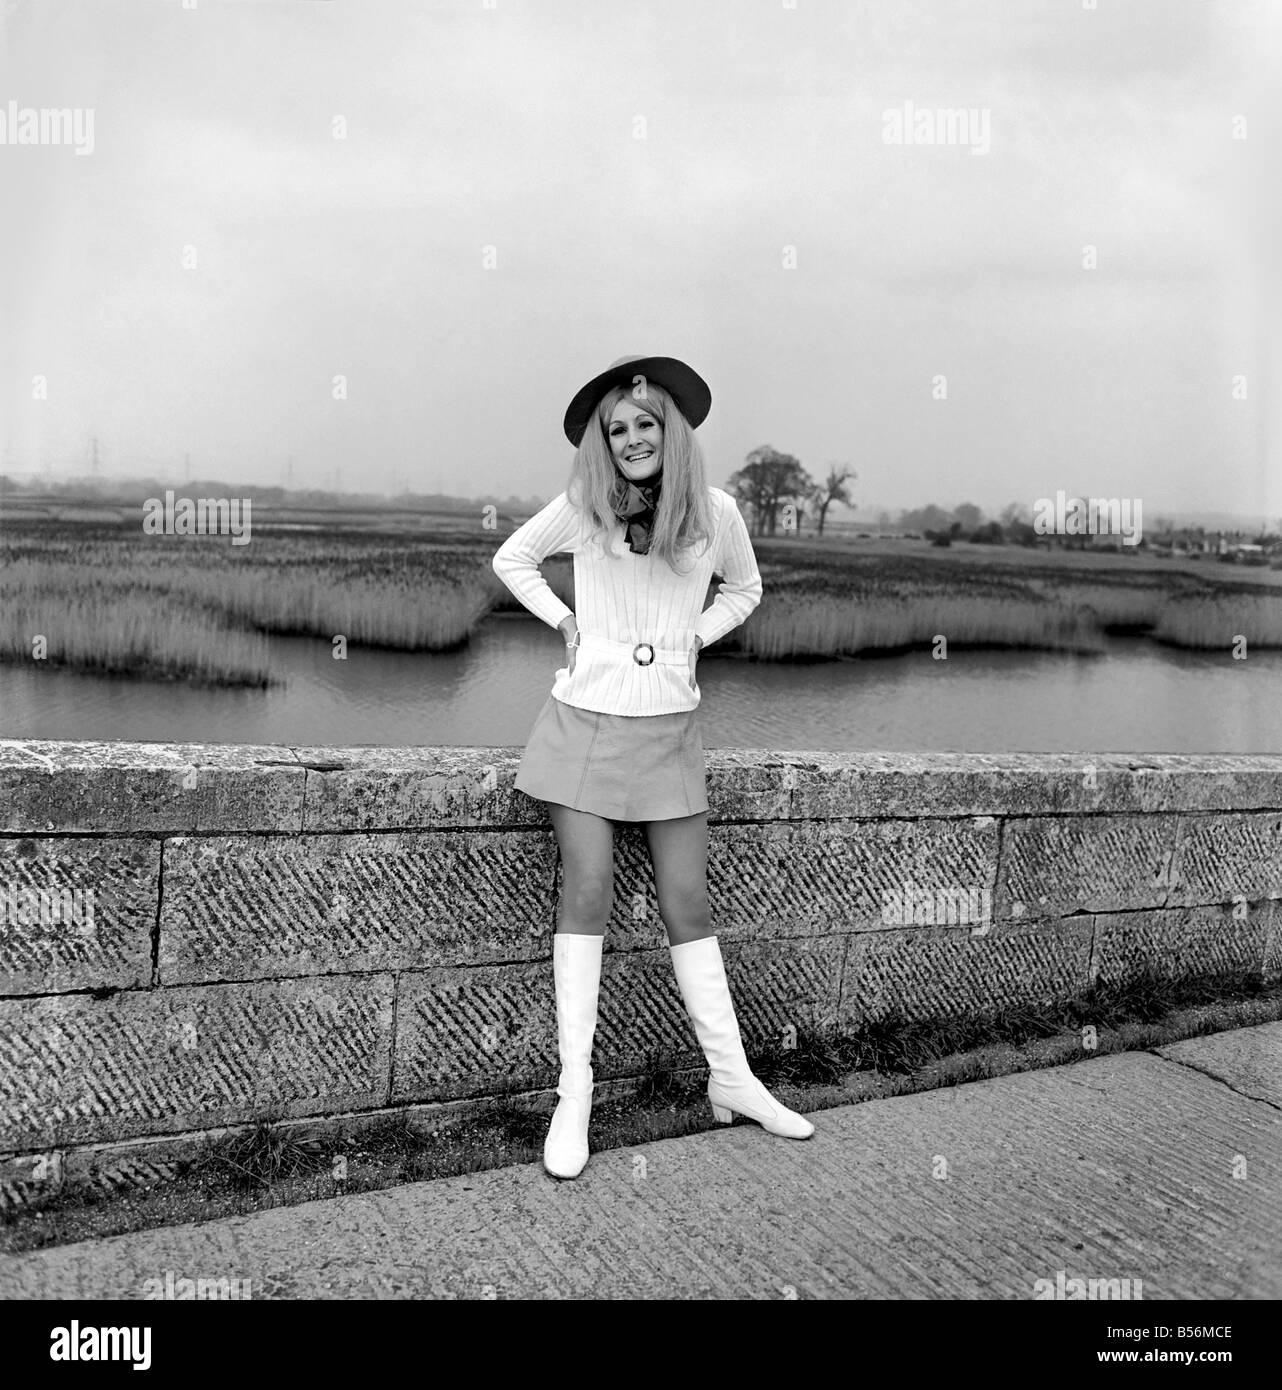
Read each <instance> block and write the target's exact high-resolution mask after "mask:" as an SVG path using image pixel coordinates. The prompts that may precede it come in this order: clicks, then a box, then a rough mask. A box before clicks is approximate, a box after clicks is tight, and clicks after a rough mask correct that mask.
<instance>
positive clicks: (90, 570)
mask: <svg viewBox="0 0 1282 1390" xmlns="http://www.w3.org/2000/svg"><path fill="white" fill-rule="evenodd" d="M497 543H498V538H496V537H495V536H494V535H491V534H486V535H485V536H484V537H477V536H475V535H472V534H458V535H456V534H449V533H445V532H442V533H440V534H436V533H432V534H431V535H428V536H425V535H423V534H421V533H420V534H414V535H402V534H390V535H389V534H386V533H384V532H376V531H366V532H354V531H352V530H344V529H337V528H336V529H327V530H314V531H307V532H298V531H292V530H289V531H285V530H282V531H271V530H269V529H267V528H266V527H263V528H260V530H259V531H257V532H256V533H255V537H254V541H253V543H252V545H250V546H247V547H234V546H231V545H230V544H227V543H222V542H221V541H220V540H218V539H212V540H199V541H196V540H193V539H191V538H183V537H143V536H141V535H140V534H139V533H138V532H137V531H136V530H134V529H132V528H131V527H128V526H122V525H116V524H108V523H105V522H101V521H98V522H95V521H85V522H83V523H79V524H76V525H69V524H67V523H66V522H63V521H57V522H54V521H43V522H42V521H39V520H35V521H26V522H24V523H22V524H18V525H13V526H7V528H6V533H5V535H4V536H3V537H2V538H0V660H5V661H14V662H22V663H26V662H29V661H31V659H32V652H31V643H32V638H33V636H34V635H35V634H37V633H43V634H44V635H45V636H46V637H47V638H48V639H49V657H48V659H49V661H50V664H60V665H67V666H73V667H78V668H81V669H84V670H90V671H112V672H122V673H129V674H132V675H140V676H154V677H159V678H167V679H174V678H181V677H188V678H191V679H194V680H202V681H215V682H219V683H224V684H228V685H240V684H247V685H265V684H269V683H270V682H271V677H270V674H269V669H268V666H269V663H268V655H267V653H268V643H267V640H266V634H297V635H305V636H314V637H317V638H322V639H324V640H326V641H329V640H331V639H332V638H333V637H335V636H337V635H340V634H341V635H343V636H345V637H346V638H347V639H348V640H349V641H351V642H353V643H356V644H360V645H366V646H381V647H388V648H394V649H398V650H404V651H445V650H449V649H451V648H454V647H457V646H458V645H459V644H461V643H463V642H466V641H467V640H468V639H469V638H470V636H471V635H472V634H473V633H474V632H475V631H476V630H477V628H478V625H479V624H480V623H481V621H482V620H483V619H484V618H485V617H486V616H487V615H488V614H490V613H493V612H496V611H501V612H524V609H523V608H522V607H521V605H520V604H519V602H518V601H517V600H516V599H515V598H514V597H513V596H512V595H511V594H510V593H509V592H508V590H507V589H506V588H505V587H504V585H503V584H502V583H501V581H500V580H499V579H498V577H497V576H496V575H495V574H494V572H493V569H492V568H491V563H490V562H491V560H492V557H493V553H494V549H495V546H496V545H497ZM755 544H756V545H757V556H758V563H759V566H760V569H761V573H762V578H763V581H764V584H765V597H764V600H763V602H762V603H761V605H760V606H759V607H758V608H757V610H756V611H755V612H754V613H753V614H752V615H751V616H750V617H749V618H748V620H747V622H746V623H744V624H743V625H742V626H741V627H740V628H737V629H736V630H735V631H733V632H732V633H730V634H728V635H727V638H726V639H725V644H724V647H725V649H728V650H733V649H736V648H737V649H739V650H741V651H744V652H747V653H750V654H751V655H753V656H756V657H760V658H762V659H765V660H778V661H787V660H790V659H802V660H805V659H816V658H824V657H830V658H832V657H840V656H846V655H853V654H855V653H858V652H861V651H874V650H883V651H890V650H895V649H901V648H906V647H911V646H919V645H925V644H929V643H931V642H932V641H933V640H934V639H935V637H936V636H937V635H938V634H943V635H944V636H945V637H947V639H948V641H949V642H950V643H954V644H960V645H970V646H976V645H986V646H1000V647H1007V648H1028V649H1043V650H1055V651H1070V652H1079V653H1084V654H1085V653H1093V652H1098V651H1101V650H1103V648H1104V646H1105V636H1104V635H1105V633H1106V632H1108V631H1141V632H1145V633H1148V634H1149V635H1151V636H1152V637H1153V638H1154V640H1157V641H1161V642H1166V643H1170V644H1172V645H1175V646H1181V647H1189V648H1202V649H1215V648H1225V647H1228V646H1229V645H1231V643H1232V641H1233V639H1234V638H1235V637H1237V636H1238V635H1244V636H1245V637H1246V638H1247V641H1248V644H1249V645H1250V646H1251V647H1254V648H1260V647H1279V646H1282V586H1274V587H1273V588H1271V589H1265V590H1264V591H1261V590H1260V588H1259V586H1258V585H1255V584H1246V583H1243V582H1242V581H1240V580H1237V579H1234V580H1230V579H1228V578H1227V577H1224V578H1221V577H1220V576H1218V575H1214V576H1213V575H1212V574H1209V573H1206V574H1190V573H1188V572H1187V571H1181V570H1165V569H1158V568H1152V567H1142V566H1139V565H1137V564H1135V563H1134V560H1133V558H1131V557H1128V558H1127V559H1126V560H1124V561H1123V560H1119V561H1118V562H1117V565H1116V568H1111V567H1109V566H1107V565H1106V564H1101V562H1100V557H1098V556H1095V557H1090V563H1083V562H1079V561H1077V560H1076V559H1074V558H1070V557H1066V556H1063V555H1056V556H1054V557H1044V556H1041V555H1029V556H1026V557H1024V556H1021V557H1012V556H1011V555H1010V554H1008V553H1003V554H1002V555H1001V556H1000V557H995V556H994V555H993V553H992V552H991V551H990V550H989V549H988V548H987V547H984V548H982V549H981V548H978V547H976V548H973V549H972V548H967V547H962V548H959V549H957V550H956V551H955V552H953V551H950V552H939V551H937V550H926V549H925V548H921V549H913V548H910V547H904V546H893V545H887V546H882V547H879V548H878V549H877V550H875V551H871V550H868V549H865V548H858V549H851V548H849V547H844V546H807V547H799V546H797V545H796V543H795V542H794V543H789V544H787V545H784V544H776V543H774V542H771V541H761V542H759V543H755ZM543 575H544V578H545V579H546V580H547V582H548V585H549V586H550V588H551V589H552V591H553V592H554V593H555V594H556V595H557V596H558V597H559V598H560V599H562V601H563V602H565V603H567V604H568V605H570V607H571V608H573V606H574V601H575V596H574V572H573V566H572V562H571V560H570V559H569V557H567V556H564V555H558V556H553V557H549V559H548V560H547V561H546V562H545V564H544V566H543ZM715 587H716V586H715V585H714V586H713V588H712V590H710V594H711V593H712V592H715Z"/></svg>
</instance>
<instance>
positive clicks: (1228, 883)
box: [1168, 812, 1282, 906]
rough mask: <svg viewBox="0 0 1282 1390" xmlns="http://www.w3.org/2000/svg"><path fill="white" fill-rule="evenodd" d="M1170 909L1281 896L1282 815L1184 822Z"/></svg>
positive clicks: (1193, 818) (1189, 818)
mask: <svg viewBox="0 0 1282 1390" xmlns="http://www.w3.org/2000/svg"><path fill="white" fill-rule="evenodd" d="M1175 868H1176V871H1175V883H1174V886H1173V887H1172V890H1171V895H1170V897H1169V899H1168V902H1169V903H1170V905H1172V906H1175V905H1177V904H1192V903H1223V902H1232V901H1233V900H1234V899H1235V898H1244V899H1246V900H1247V901H1254V900H1255V899H1256V898H1282V815H1278V814H1277V813H1272V814H1270V813H1267V812H1261V813H1254V814H1244V815H1223V814H1209V815H1202V816H1183V817H1181V819H1180V835H1179V848H1178V851H1177V854H1176V866H1175Z"/></svg>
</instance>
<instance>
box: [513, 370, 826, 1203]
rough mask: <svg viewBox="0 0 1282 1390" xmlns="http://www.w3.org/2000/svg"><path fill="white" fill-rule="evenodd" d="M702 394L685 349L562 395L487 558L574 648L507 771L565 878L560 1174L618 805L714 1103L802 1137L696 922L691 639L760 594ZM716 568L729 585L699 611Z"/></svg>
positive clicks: (572, 1166)
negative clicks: (636, 843) (557, 474)
mask: <svg viewBox="0 0 1282 1390" xmlns="http://www.w3.org/2000/svg"><path fill="white" fill-rule="evenodd" d="M711 405H712V393H711V392H710V391H709V389H708V386H707V384H706V383H705V382H704V381H703V379H702V378H701V377H700V376H699V375H698V373H696V372H695V371H693V370H692V369H691V368H690V367H688V366H687V365H686V364H685V363H684V362H679V361H677V360H676V359H675V358H671V357H622V358H620V359H619V360H618V361H617V362H615V363H613V364H612V365H611V366H610V368H609V369H608V370H607V371H604V372H602V373H601V374H600V375H599V376H596V377H593V379H592V380H591V381H589V382H588V383H587V385H586V386H584V387H583V389H582V390H581V391H579V392H578V393H577V394H576V395H575V397H574V399H573V400H572V401H571V402H570V406H569V409H568V410H567V411H566V415H565V433H566V435H567V436H568V438H569V440H570V443H571V444H573V445H575V447H576V449H577V453H576V454H575V456H574V466H573V471H572V474H571V478H570V483H569V486H568V488H567V490H566V491H565V492H563V493H561V494H560V495H559V496H558V497H556V498H554V499H553V500H552V501H551V502H549V503H548V505H547V506H546V507H544V508H543V509H542V511H540V512H538V513H537V514H536V515H535V516H533V517H531V518H530V520H529V521H527V522H526V523H525V525H524V526H522V527H520V528H519V529H518V530H517V531H515V532H513V534H512V535H511V536H509V537H508V538H507V540H506V541H504V543H503V544H502V546H500V547H499V550H498V552H497V554H496V555H495V556H494V569H495V572H496V573H497V574H498V576H499V578H500V579H502V580H503V582H504V583H505V584H506V585H507V586H508V588H509V589H511V590H512V592H513V593H514V594H515V595H516V597H517V598H518V599H520V601H521V602H522V603H523V604H524V605H525V606H526V607H527V608H529V609H530V610H531V612H533V613H534V614H535V615H536V616H537V617H539V618H542V619H543V621H544V622H545V623H547V624H548V625H549V626H551V627H555V628H558V629H560V631H561V632H563V633H564V635H565V639H566V648H567V657H566V664H565V666H563V667H562V668H561V669H560V670H558V671H557V673H556V680H555V683H554V684H553V686H552V693H551V694H550V695H549V697H548V700H547V702H546V704H545V705H544V706H543V709H542V710H541V711H540V713H539V715H538V718H537V719H536V720H535V722H534V728H533V730H532V731H531V734H530V739H529V743H528V745H527V747H526V749H525V754H524V756H523V757H522V759H521V766H520V768H519V770H518V772H517V775H516V781H515V786H516V787H517V788H518V789H519V790H520V791H523V792H525V793H527V794H528V795H529V796H533V797H537V798H538V799H540V800H542V801H545V802H547V804H548V812H549V815H550V816H551V819H552V826H553V829H554V830H555V832H556V837H557V843H558V845H559V847H560V852H561V865H562V873H563V879H564V892H563V894H562V898H561V902H560V904H559V907H558V912H557V929H556V938H555V942H554V945H553V956H552V959H553V976H554V979H555V984H556V1021H557V1045H558V1049H559V1052H560V1058H561V1075H560V1081H559V1084H558V1086H557V1095H558V1096H559V1097H560V1099H559V1100H558V1102H557V1107H556V1111H555V1113H554V1114H553V1116H552V1124H551V1127H550V1128H549V1130H548V1135H547V1140H546V1142H545V1144H544V1147H543V1164H544V1167H545V1168H546V1169H547V1170H548V1172H549V1173H551V1174H552V1175H553V1176H554V1177H558V1178H574V1177H577V1176H578V1175H579V1173H581V1172H582V1171H583V1167H584V1165H585V1164H586V1163H587V1161H588V1119H589V1115H590V1113H591V1107H592V1067H591V1060H592V1040H593V1037H594V1035H595V1032H596V1022H597V997H598V993H599V989H600V983H601V952H602V946H603V942H604V935H605V928H606V923H607V922H608V920H609V917H610V910H611V906H612V903H613V897H614V828H613V827H614V822H616V821H635V822H641V823H642V824H643V825H644V827H645V837H646V843H647V846H648V848H649V852H650V859H651V862H652V864H653V866H654V879H655V887H656V889H657V891H658V897H659V914H660V916H661V917H662V919H663V922H664V925H665V927H666V928H667V933H668V943H669V947H670V951H671V955H672V965H673V969H674V971H675V973H676V978H677V985H678V987H679V989H680V991H681V998H682V1000H683V1001H684V1003H685V1006H686V1010H687V1012H688V1013H689V1015H690V1018H691V1021H692V1022H693V1023H694V1027H695V1032H696V1033H697V1034H698V1037H699V1042H700V1044H701V1046H702V1047H703V1050H704V1053H705V1055H706V1056H707V1059H708V1066H709V1072H710V1075H709V1080H708V1098H709V1100H710V1101H711V1103H712V1112H713V1115H714V1116H715V1118H716V1119H717V1120H718V1121H720V1122H721V1123H722V1124H729V1123H730V1122H731V1120H732V1118H733V1115H734V1113H735V1112H737V1113H739V1114H741V1115H746V1116H748V1117H749V1118H751V1119H753V1120H756V1121H757V1122H758V1123H759V1124H761V1125H762V1126H763V1127H764V1128H765V1129H767V1130H769V1131H770V1133H772V1134H780V1135H784V1136H786V1137H788V1138H792V1139H808V1138H809V1137H810V1135H811V1134H813V1133H814V1126H813V1125H812V1124H811V1123H810V1122H809V1121H808V1120H805V1119H803V1118H802V1117H801V1116H800V1115H797V1114H795V1113H794V1112H793V1111H791V1110H788V1109H787V1108H786V1107H784V1106H782V1105H780V1104H779V1102H778V1101H777V1100H775V1098H774V1097H773V1096H772V1095H771V1094H770V1092H769V1091H767V1090H766V1088H765V1087H764V1086H763V1085H762V1084H761V1082H760V1081H758V1080H757V1078H756V1077H755V1076H753V1074H752V1072H751V1071H750V1069H749V1067H748V1060H747V1058H746V1056H745V1055H744V1050H743V1043H742V1041H741V1039H740V1036H739V1025H738V1022H737V1020H736V1018H735V1012H734V1005H733V1003H732V1002H731V998H730V991H729V988H728V987H727V984H726V975H725V969H724V966H723V964H722V959H721V949H720V946H719V944H718V942H717V938H716V937H715V936H714V935H713V933H712V927H711V925H710V922H709V913H708V896H707V886H706V876H707V861H708V815H707V812H708V798H707V793H706V768H705V765H704V753H703V743H702V740H701V738H700V735H699V728H698V723H697V716H696V713H695V711H696V709H697V707H698V705H699V700H700V698H701V697H700V691H699V685H698V681H697V680H696V677H695V667H696V662H697V657H698V653H699V650H700V649H701V648H702V647H704V646H706V645H707V644H708V643H709V642H715V641H716V640H717V638H718V637H723V636H724V635H725V634H726V633H727V632H729V631H730V630H731V629H732V628H734V627H737V626H738V625H739V624H740V623H742V622H743V620H744V619H745V618H746V617H747V616H748V614H749V613H751V612H752V610H753V609H754V608H755V607H756V606H757V604H758V603H760V601H761V576H760V574H759V573H758V571H757V563H756V559H755V557H754V556H753V553H752V543H751V541H750V540H749V539H748V530H747V527H746V526H745V525H744V523H743V518H742V517H741V516H740V515H739V510H738V507H737V506H736V504H735V501H734V499H733V498H732V497H731V496H730V495H729V494H728V493H726V492H724V491H722V490H721V489H720V488H710V487H708V486H707V484H706V482H705V479H704V464H703V455H702V451H701V450H700V448H699V443H698V441H697V440H696V439H695V437H694V430H695V428H697V427H698V426H699V425H700V424H702V423H703V421H704V420H705V419H706V418H707V415H708V411H709V409H710V408H711ZM625 539H626V541H627V545H626V547H625V546H624V545H623V544H622V543H623V541H624V540H625ZM562 550H569V551H571V552H572V553H573V555H574V607H575V611H574V612H572V611H571V610H570V609H569V608H568V607H566V605H565V604H564V603H562V602H561V600H560V599H559V598H557V596H556V595H555V594H554V593H553V592H552V590H551V588H550V587H549V586H548V583H547V581H546V580H545V579H544V578H543V576H542V575H541V574H540V572H539V565H540V564H541V562H542V561H543V560H544V559H545V558H546V557H547V556H548V555H551V554H553V553H554V552H556V551H562ZM714 573H716V574H720V575H721V576H723V580H724V582H723V583H722V584H721V586H720V591H719V592H718V594H717V596H716V598H715V599H714V600H713V602H712V604H711V605H710V606H709V607H708V608H707V609H706V610H704V609H703V600H704V596H705V595H706V593H707V591H708V584H709V581H710V580H711V578H712V575H713V574H714ZM580 620H581V626H580Z"/></svg>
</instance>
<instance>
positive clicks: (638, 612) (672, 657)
mask: <svg viewBox="0 0 1282 1390" xmlns="http://www.w3.org/2000/svg"><path fill="white" fill-rule="evenodd" d="M708 494H709V496H710V498H711V501H712V512H713V517H714V530H713V543H712V544H711V545H710V546H707V547H706V549H705V548H704V546H703V543H702V542H700V544H699V545H698V546H696V547H694V549H693V550H691V551H687V552H686V553H685V555H684V556H682V557H681V563H682V564H683V565H690V566H691V568H690V571H689V573H688V574H685V575H680V574H677V573H676V572H675V571H674V570H673V569H672V568H671V567H670V566H669V565H668V564H667V563H666V562H665V561H664V560H662V559H661V558H660V557H659V556H657V555H655V554H653V552H652V553H651V554H649V555H635V554H633V552H632V551H631V550H629V549H628V544H627V541H626V539H625V538H624V529H623V523H622V522H616V523H615V526H614V529H613V530H612V532H611V533H610V535H609V543H610V548H611V549H612V550H614V551H616V552H618V553H616V554H615V555H614V556H611V555H609V554H607V553H606V551H605V549H604V548H603V547H602V545H601V544H600V543H599V542H595V543H594V542H591V541H589V540H588V539H587V538H586V534H585V533H586V529H587V528H586V525H585V524H584V523H583V521H582V520H581V518H580V514H579V512H578V509H577V508H576V507H575V506H574V504H573V503H572V502H571V501H570V499H569V497H568V496H567V494H566V493H564V492H562V493H561V494H560V495H559V496H557V497H554V498H553V499H552V501H551V502H549V503H548V504H547V506H546V507H544V508H543V510H542V511H540V512H536V513H535V514H534V516H532V517H531V518H530V519H529V521H527V522H526V523H525V524H524V525H523V526H520V527H518V528H517V530H515V531H513V532H512V534H511V535H510V536H509V537H508V538H507V540H505V541H504V542H503V544H502V545H501V546H499V548H498V551H497V552H496V553H495V556H494V562H493V563H494V572H495V573H496V574H497V575H498V577H499V578H500V579H501V580H502V581H503V582H504V584H506V585H507V587H508V588H509V589H511V591H512V592H513V593H514V594H515V595H516V597H517V598H518V599H520V601H521V602H522V603H523V604H524V605H525V607H526V608H528V609H529V610H530V611H531V612H532V613H533V614H534V615H535V616H536V617H539V618H542V619H543V621H544V622H545V623H547V624H548V626H549V627H558V626H559V625H560V624H561V623H562V622H564V621H565V619H566V618H568V617H570V616H573V617H574V619H575V621H576V623H577V624H578V628H579V632H580V634H581V636H580V645H579V648H578V651H577V653H576V655H575V664H574V672H573V674H571V672H570V669H569V661H568V658H567V660H566V665H565V666H562V667H561V668H560V669H559V670H558V671H557V673H556V680H555V682H554V683H553V686H552V695H553V696H554V697H555V698H556V699H558V700H562V701H564V702H565V703H566V704H567V705H577V706H578V707H579V708H580V709H587V710H598V711H601V712H602V713H605V714H639V715H643V714H675V713H677V712H679V711H682V710H690V709H695V708H697V707H698V705H699V701H700V700H701V699H702V694H701V692H700V690H699V686H698V681H697V677H696V682H695V684H694V685H693V686H692V685H691V684H690V671H689V654H690V651H691V649H692V648H693V646H694V639H695V637H696V636H698V637H700V638H702V639H703V645H704V646H705V647H706V646H708V645H709V644H710V643H712V642H715V641H716V640H717V639H718V638H719V637H724V636H725V635H726V633H727V632H729V631H730V630H731V628H735V627H738V626H739V624H740V623H741V622H743V620H744V619H745V618H746V617H747V616H748V614H749V613H751V612H752V610H753V609H754V608H755V607H756V606H757V605H758V604H759V603H760V602H761V575H760V573H759V572H758V570H757V559H756V556H755V555H754V554H753V551H752V541H751V540H750V539H749V536H748V528H747V526H746V525H745V524H744V520H743V517H742V516H741V515H740V513H739V507H738V504H737V503H736V502H735V499H734V498H733V497H731V496H730V494H729V493H728V492H725V491H723V490H722V489H721V488H719V487H710V488H709V489H708ZM562 550H568V551H571V552H572V553H573V555H574V608H573V609H570V608H567V607H566V606H565V604H564V603H562V602H561V600H560V599H559V598H557V596H556V595H555V594H554V593H553V592H552V589H551V587H550V585H549V584H548V582H547V580H546V579H544V578H543V575H542V574H541V573H540V572H539V565H540V564H541V563H542V561H543V560H544V559H545V558H546V557H547V556H549V555H553V554H555V553H556V552H558V551H562ZM701 551H702V552H703V553H702V554H701V553H700V552H701ZM692 560H693V564H691V561H692ZM714 574H719V575H721V577H722V581H723V582H722V583H721V585H720V587H719V590H718V593H717V595H716V597H715V598H714V599H713V601H712V603H711V604H709V605H708V607H707V608H704V607H703V600H704V596H705V595H706V594H707V592H708V584H709V582H710V581H711V579H712V576H713V575H714ZM639 642H649V643H651V644H652V645H653V646H654V647H655V649H656V652H655V660H654V661H653V663H652V664H650V665H645V666H643V665H640V664H638V662H637V661H636V660H635V659H634V657H633V654H632V648H634V647H635V646H636V644H637V643H639ZM640 655H641V656H642V657H643V658H644V657H645V656H646V655H648V653H646V652H645V651H644V650H643V651H642V652H641V653H640Z"/></svg>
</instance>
